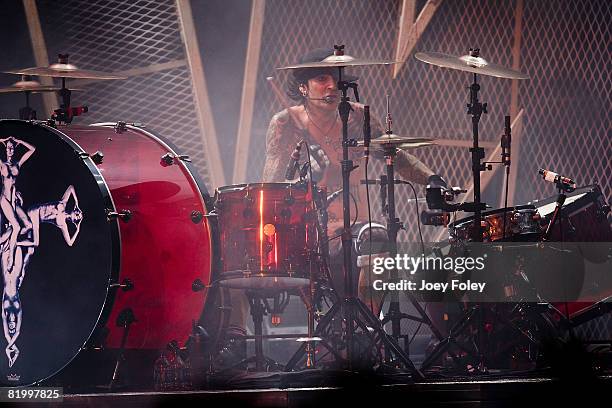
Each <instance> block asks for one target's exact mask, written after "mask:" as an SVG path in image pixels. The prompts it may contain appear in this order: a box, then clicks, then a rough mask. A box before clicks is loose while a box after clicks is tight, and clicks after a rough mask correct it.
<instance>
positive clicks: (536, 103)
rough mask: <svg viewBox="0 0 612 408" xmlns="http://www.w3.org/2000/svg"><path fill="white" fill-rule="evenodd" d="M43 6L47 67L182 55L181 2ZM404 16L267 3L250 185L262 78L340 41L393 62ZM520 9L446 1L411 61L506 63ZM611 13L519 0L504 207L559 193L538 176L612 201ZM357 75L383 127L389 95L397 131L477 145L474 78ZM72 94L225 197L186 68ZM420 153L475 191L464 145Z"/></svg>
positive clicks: (259, 160)
mask: <svg viewBox="0 0 612 408" xmlns="http://www.w3.org/2000/svg"><path fill="white" fill-rule="evenodd" d="M37 4H38V7H39V14H40V16H41V23H42V26H43V32H44V35H45V39H46V41H47V46H48V48H49V55H50V57H51V58H53V56H54V55H55V54H57V53H58V52H60V51H61V52H66V53H70V54H71V62H73V63H74V64H76V65H78V66H80V67H82V68H89V69H99V70H104V71H111V72H112V71H121V70H126V69H134V68H138V67H144V66H148V65H151V64H158V63H165V62H172V61H181V60H184V59H185V52H184V48H183V44H182V41H181V37H180V31H179V25H178V17H177V14H176V6H175V3H174V1H171V0H163V1H138V2H127V1H89V2H83V1H77V0H68V1H63V2H54V1H51V0H39V1H38V2H37ZM424 4H425V0H419V1H417V10H416V11H417V13H416V14H417V15H418V12H419V11H420V10H421V8H422V7H423V5H424ZM400 6H401V2H400V1H399V0H385V1H378V0H338V1H332V0H308V1H303V0H267V2H266V11H265V20H264V29H263V38H262V48H261V56H260V65H259V67H258V83H257V92H256V97H255V103H254V122H253V129H252V141H251V154H250V157H249V165H248V172H247V174H248V175H249V176H248V177H249V178H248V180H244V181H258V180H259V179H260V177H259V175H260V174H261V171H262V167H263V161H264V154H265V132H266V129H267V125H268V122H269V120H270V118H271V116H272V115H273V114H274V113H275V112H277V111H279V110H281V109H282V108H283V106H282V105H281V103H280V102H279V101H278V100H277V98H276V97H275V95H274V93H273V92H272V90H271V88H270V85H269V84H268V83H267V81H266V77H267V76H274V77H275V80H276V82H277V84H278V85H279V86H280V87H281V88H283V89H284V84H285V79H286V75H287V74H286V73H282V72H278V71H276V70H275V69H274V68H275V67H279V66H283V65H287V64H289V63H293V62H295V61H296V60H297V58H298V56H299V55H301V54H303V53H304V52H306V51H307V50H309V49H312V48H317V47H325V46H327V47H331V46H332V45H333V44H345V45H346V50H347V53H348V54H350V55H353V56H357V57H362V58H369V59H378V58H380V59H393V58H394V50H395V42H396V38H397V34H398V21H399V13H400ZM515 7H516V0H509V1H506V0H447V1H443V2H442V4H441V6H440V7H439V9H438V10H437V12H436V13H435V15H434V16H433V18H432V20H431V22H430V24H429V25H428V26H427V28H426V29H424V30H420V31H422V35H421V37H420V39H419V41H418V42H417V44H416V47H415V49H414V50H413V53H414V52H418V51H439V52H445V53H450V54H454V55H461V54H465V53H466V52H467V50H468V48H469V47H479V48H480V49H481V54H482V56H483V57H484V58H486V59H487V60H489V61H491V62H494V63H498V64H502V65H505V66H512V62H513V61H512V54H511V51H512V46H513V43H514V26H515ZM611 9H612V7H611V6H610V4H609V2H608V1H605V0H594V1H569V0H563V1H557V0H539V1H535V0H525V2H524V13H523V19H522V32H521V34H522V41H521V49H520V54H521V58H520V59H521V63H520V69H521V70H522V71H524V72H526V73H528V74H529V75H530V76H531V79H530V80H528V81H522V82H521V83H520V87H519V103H518V107H519V108H524V109H525V115H524V126H523V137H522V142H521V148H520V151H516V150H514V151H513V155H514V159H515V160H517V159H519V158H520V166H519V167H518V174H517V180H518V181H517V187H516V195H515V200H514V203H510V204H521V203H525V202H527V201H529V200H533V199H540V198H544V197H548V196H550V195H553V194H554V190H553V188H552V186H551V185H549V184H546V183H544V182H543V181H541V180H540V179H539V177H538V176H537V169H538V167H540V166H542V167H547V168H552V169H554V170H556V171H557V172H559V173H562V174H566V175H569V176H573V177H575V178H576V180H577V181H578V183H579V184H588V183H591V182H592V181H595V180H597V181H598V182H599V183H600V185H601V186H602V187H603V189H604V192H605V194H606V197H607V198H608V200H609V197H610V178H611V176H610V164H609V161H610V153H611V142H610V140H611V138H610V127H609V114H608V111H609V107H610V86H609V72H608V71H609V66H610V64H609V60H610V48H609V44H610V24H609V23H608V22H609V21H611V20H612V10H611ZM58 27H59V28H61V30H60V29H58ZM351 73H354V74H357V75H359V76H360V80H359V84H360V94H361V98H362V102H365V103H367V104H369V105H370V106H371V107H372V111H373V113H375V114H376V115H377V116H378V117H379V118H382V117H384V114H385V96H386V95H387V94H389V95H390V96H391V113H392V114H393V124H394V131H395V133H397V134H400V135H405V136H417V137H433V138H444V139H459V140H470V138H471V121H470V118H469V116H468V115H467V113H466V103H467V100H468V93H467V92H468V91H467V89H466V88H467V87H468V86H469V84H470V81H471V76H470V74H467V73H463V72H458V71H452V70H448V69H441V68H437V67H433V66H430V65H426V64H424V63H421V62H418V61H416V60H415V59H414V58H413V56H412V55H411V56H410V57H409V58H408V60H407V61H406V64H405V65H404V67H403V68H402V70H401V72H400V73H399V75H398V77H397V78H396V79H392V76H391V68H389V67H368V68H361V69H353V70H352V71H351ZM481 85H482V91H481V94H480V98H481V100H482V101H483V102H487V103H488V106H489V113H488V114H486V115H484V116H483V118H482V120H481V128H480V130H481V132H480V133H481V140H482V141H497V140H499V135H500V134H501V132H502V131H503V117H504V115H507V114H509V113H510V96H511V81H510V80H505V79H498V78H489V77H481ZM73 98H74V102H75V104H87V105H89V106H91V107H92V111H91V112H89V113H88V114H87V115H86V116H83V117H82V118H81V119H80V120H79V121H80V123H94V122H99V121H116V120H125V121H135V122H144V123H146V124H147V125H149V126H150V127H151V128H152V129H155V130H157V131H159V132H160V133H161V134H162V135H164V136H166V137H168V138H169V139H170V140H172V141H173V142H174V143H175V144H177V145H178V146H179V148H180V149H181V150H182V152H183V153H186V154H189V155H190V156H191V157H192V159H193V161H194V163H195V165H196V166H197V168H198V170H199V171H200V173H201V175H202V176H203V177H204V179H205V180H206V182H207V184H208V186H209V188H210V189H212V188H213V187H217V186H211V184H210V180H209V177H208V172H207V166H206V163H205V161H204V159H203V156H202V151H203V146H202V141H201V137H200V129H199V126H198V124H197V120H196V119H195V117H194V115H193V114H192V112H193V110H194V105H195V104H194V101H193V97H192V83H191V78H190V74H189V70H188V68H187V66H186V65H182V66H179V67H177V68H173V69H168V70H164V71H161V72H156V73H150V74H145V75H139V76H134V77H130V78H129V79H128V80H124V81H108V82H98V83H92V84H90V85H88V86H87V87H86V92H83V93H81V94H79V93H75V94H74V96H73ZM224 137H225V138H226V143H235V139H234V140H232V139H231V136H230V137H228V135H225V136H224ZM222 148H223V146H222ZM415 153H416V155H417V156H418V157H419V158H420V159H421V160H422V161H424V162H425V163H426V164H427V165H429V166H430V167H431V168H432V169H435V170H436V171H437V172H439V173H440V174H442V175H443V176H444V177H445V178H446V179H447V180H449V182H450V183H452V184H453V185H459V186H468V185H469V184H470V180H471V174H470V169H469V161H470V155H469V152H468V149H467V148H458V147H435V148H434V147H427V148H423V149H420V150H418V151H416V152H415ZM358 171H362V169H360V170H358ZM381 171H382V166H380V165H379V164H373V165H371V167H370V175H371V177H374V176H377V175H379V174H380V172H381ZM500 175H501V171H499V170H498V173H497V176H496V177H495V178H494V181H493V182H492V183H491V185H490V187H489V188H488V190H487V191H485V192H484V194H483V198H484V199H485V201H488V202H489V203H491V205H493V206H494V207H496V206H497V203H498V200H499V195H500V191H501V188H502V177H500ZM226 176H230V175H229V174H228V175H226ZM227 178H228V179H229V177H227ZM417 188H418V191H419V192H420V193H421V194H422V193H423V191H422V189H421V188H419V187H417ZM397 190H398V193H399V194H398V216H399V217H400V218H401V219H402V220H403V221H404V222H405V224H406V231H405V232H402V233H400V239H401V240H411V241H413V240H416V239H417V228H416V218H415V212H414V210H415V209H414V204H413V203H408V202H407V199H408V198H411V197H412V194H411V192H410V191H409V190H408V189H404V188H398V189H397ZM372 193H373V194H372V195H371V196H372V197H375V200H374V202H373V206H372V208H373V210H374V217H377V216H378V217H379V215H380V211H379V205H378V198H377V191H376V189H374V190H373V191H372ZM459 217H461V215H459ZM423 232H424V238H425V240H433V239H434V238H435V237H436V236H437V235H438V232H439V230H438V229H436V228H434V227H424V229H423ZM610 326H611V322H610V317H609V316H608V317H604V318H602V319H600V323H599V324H597V325H590V327H589V328H587V329H586V330H587V334H588V335H589V336H591V337H600V336H602V335H605V329H606V328H609V327H610ZM608 334H609V333H608Z"/></svg>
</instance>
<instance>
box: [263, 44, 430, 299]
mask: <svg viewBox="0 0 612 408" xmlns="http://www.w3.org/2000/svg"><path fill="white" fill-rule="evenodd" d="M332 54H333V50H328V49H316V50H313V51H310V52H308V53H307V54H305V55H304V56H303V57H302V58H301V59H300V63H307V62H317V61H322V60H323V59H325V58H326V57H328V56H330V55H332ZM337 71H338V70H337V68H303V69H296V70H293V71H292V73H291V74H289V78H288V81H287V94H288V96H289V97H290V98H291V99H292V100H294V101H296V102H297V104H296V105H294V106H291V107H289V108H287V109H284V110H282V111H281V112H278V113H277V114H275V115H274V116H273V117H272V120H271V121H270V125H269V128H268V133H267V137H266V159H265V166H264V171H263V181H264V182H280V181H285V173H286V170H287V164H288V162H289V158H290V156H291V153H292V151H293V150H294V149H295V146H296V144H297V143H298V141H300V140H301V139H303V140H305V141H306V142H307V143H308V144H309V145H310V146H311V153H312V161H313V163H311V165H312V169H313V179H314V181H316V182H317V183H318V184H319V186H323V187H326V188H327V192H328V194H331V193H333V192H336V191H339V190H341V189H342V171H341V167H340V162H341V160H342V122H341V120H340V118H339V115H338V103H339V102H340V94H339V91H338V87H337V82H338V73H337ZM343 79H344V80H346V81H349V82H350V81H355V80H356V79H357V78H356V77H351V76H347V77H345V78H343ZM351 107H352V109H353V110H352V112H351V113H350V116H349V122H348V137H349V138H352V139H361V138H362V137H363V110H364V109H363V105H361V104H358V103H352V102H351ZM371 128H372V138H375V137H379V136H381V135H382V134H383V133H384V130H383V129H384V128H383V127H382V125H381V123H380V121H379V120H378V119H376V118H374V117H372V120H371ZM350 153H351V156H352V157H351V158H352V159H353V160H354V161H355V162H356V164H359V162H358V160H359V159H360V158H361V156H362V152H361V151H360V149H351V152H350ZM302 157H305V154H303V155H302ZM374 157H375V158H377V159H382V158H383V157H382V155H374ZM395 168H396V170H397V173H398V178H402V179H405V180H408V181H411V182H415V183H418V184H423V185H426V184H427V183H428V181H430V179H431V178H436V179H440V176H437V175H435V173H434V172H433V171H432V170H430V169H429V168H428V167H427V166H426V165H425V164H423V163H422V162H421V161H419V160H418V159H417V158H416V157H414V156H413V155H411V154H409V153H407V152H405V151H403V150H400V151H399V152H398V155H397V158H396V162H395ZM362 178H363V174H362V172H358V171H354V172H352V174H351V179H350V191H351V196H352V201H353V203H351V217H355V215H357V223H355V225H354V226H353V231H352V234H353V237H354V238H353V240H354V242H353V243H354V245H352V246H351V248H352V252H353V254H352V255H353V256H352V259H353V263H354V264H356V262H357V257H358V256H359V255H364V254H366V248H367V249H369V242H368V241H369V239H368V235H369V233H370V228H368V223H367V221H368V209H367V200H366V192H365V186H364V185H361V184H360V180H361V179H362ZM339 197H340V198H339V199H336V200H334V201H333V202H332V203H331V204H330V206H329V208H328V213H329V214H328V216H329V222H328V231H329V237H330V238H333V237H335V236H338V235H339V234H340V233H341V230H342V227H343V218H342V215H343V212H342V200H341V195H339ZM371 233H372V241H373V242H374V243H373V245H374V248H373V252H375V253H376V252H383V251H384V243H385V242H386V241H387V231H386V228H385V227H384V226H383V224H382V223H380V222H376V223H374V222H373V223H372V227H371ZM341 245H342V242H341V240H340V239H334V240H332V241H331V242H330V257H331V273H332V275H333V277H332V279H333V282H334V286H335V288H336V290H340V291H341V290H342V288H343V285H342V284H341V282H342V275H343V274H342V261H343V257H342V246H341ZM354 266H356V265H354ZM363 278H364V277H361V279H360V280H361V282H365V281H364V279H363ZM354 284H356V282H354ZM359 286H360V291H362V290H363V289H364V285H363V284H360V285H359Z"/></svg>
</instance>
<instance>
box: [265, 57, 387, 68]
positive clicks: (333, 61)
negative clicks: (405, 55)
mask: <svg viewBox="0 0 612 408" xmlns="http://www.w3.org/2000/svg"><path fill="white" fill-rule="evenodd" d="M397 63H398V62H397V61H386V60H363V59H357V58H354V57H351V56H350V55H330V56H329V57H327V58H325V59H324V60H322V61H315V62H304V63H302V64H294V65H287V66H286V67H280V68H276V69H281V70H282V69H302V68H334V67H362V66H370V65H391V64H397Z"/></svg>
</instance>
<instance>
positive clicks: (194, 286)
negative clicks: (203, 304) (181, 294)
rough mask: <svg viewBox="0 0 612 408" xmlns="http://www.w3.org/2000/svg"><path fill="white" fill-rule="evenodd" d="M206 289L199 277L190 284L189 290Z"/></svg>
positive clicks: (198, 290)
mask: <svg viewBox="0 0 612 408" xmlns="http://www.w3.org/2000/svg"><path fill="white" fill-rule="evenodd" d="M204 289H206V285H205V284H204V282H202V280H201V279H200V278H196V279H195V280H194V281H193V283H192V284H191V290H192V291H194V292H201V291H203V290H204Z"/></svg>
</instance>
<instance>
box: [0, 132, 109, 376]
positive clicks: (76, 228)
mask: <svg viewBox="0 0 612 408" xmlns="http://www.w3.org/2000/svg"><path fill="white" fill-rule="evenodd" d="M79 153H82V151H80V148H79V147H78V146H77V145H76V144H74V142H72V140H71V139H69V138H68V137H66V136H65V135H63V134H62V133H61V132H58V131H57V130H55V129H53V128H50V127H47V126H45V125H42V124H34V123H30V122H22V121H15V120H3V121H0V162H1V163H0V173H1V175H2V177H1V179H2V193H1V196H0V203H1V206H0V208H1V210H2V211H1V212H0V220H1V221H0V241H2V243H1V244H0V250H1V255H0V256H1V258H0V259H1V262H0V263H1V269H2V275H3V295H2V322H3V336H2V339H1V341H0V351H1V353H0V384H2V385H5V386H19V385H28V384H34V383H38V382H40V381H42V380H44V379H46V378H48V377H50V376H52V375H53V374H55V373H56V372H58V371H60V370H61V369H62V368H63V367H64V366H66V365H67V364H68V363H69V362H70V361H71V360H72V359H73V358H74V357H75V356H76V355H77V354H78V353H79V351H80V349H81V348H82V347H83V346H84V344H85V343H86V342H87V340H88V339H89V337H90V336H91V334H92V332H93V331H94V329H95V328H96V325H97V323H98V321H99V320H100V319H101V317H102V316H103V315H104V314H105V313H106V312H105V305H107V304H108V302H109V301H110V298H111V296H110V295H109V282H111V281H115V280H116V278H117V275H118V265H119V259H118V257H119V248H120V247H119V245H120V243H119V233H118V227H117V221H116V220H113V221H110V222H109V221H108V219H107V210H112V209H113V205H112V200H111V198H110V195H109V192H108V190H107V188H106V185H105V183H104V181H103V179H102V177H101V175H100V173H99V172H98V170H97V169H96V167H95V165H94V164H93V163H92V162H91V159H90V158H88V157H87V156H86V155H82V154H79ZM15 231H17V233H15Z"/></svg>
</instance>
